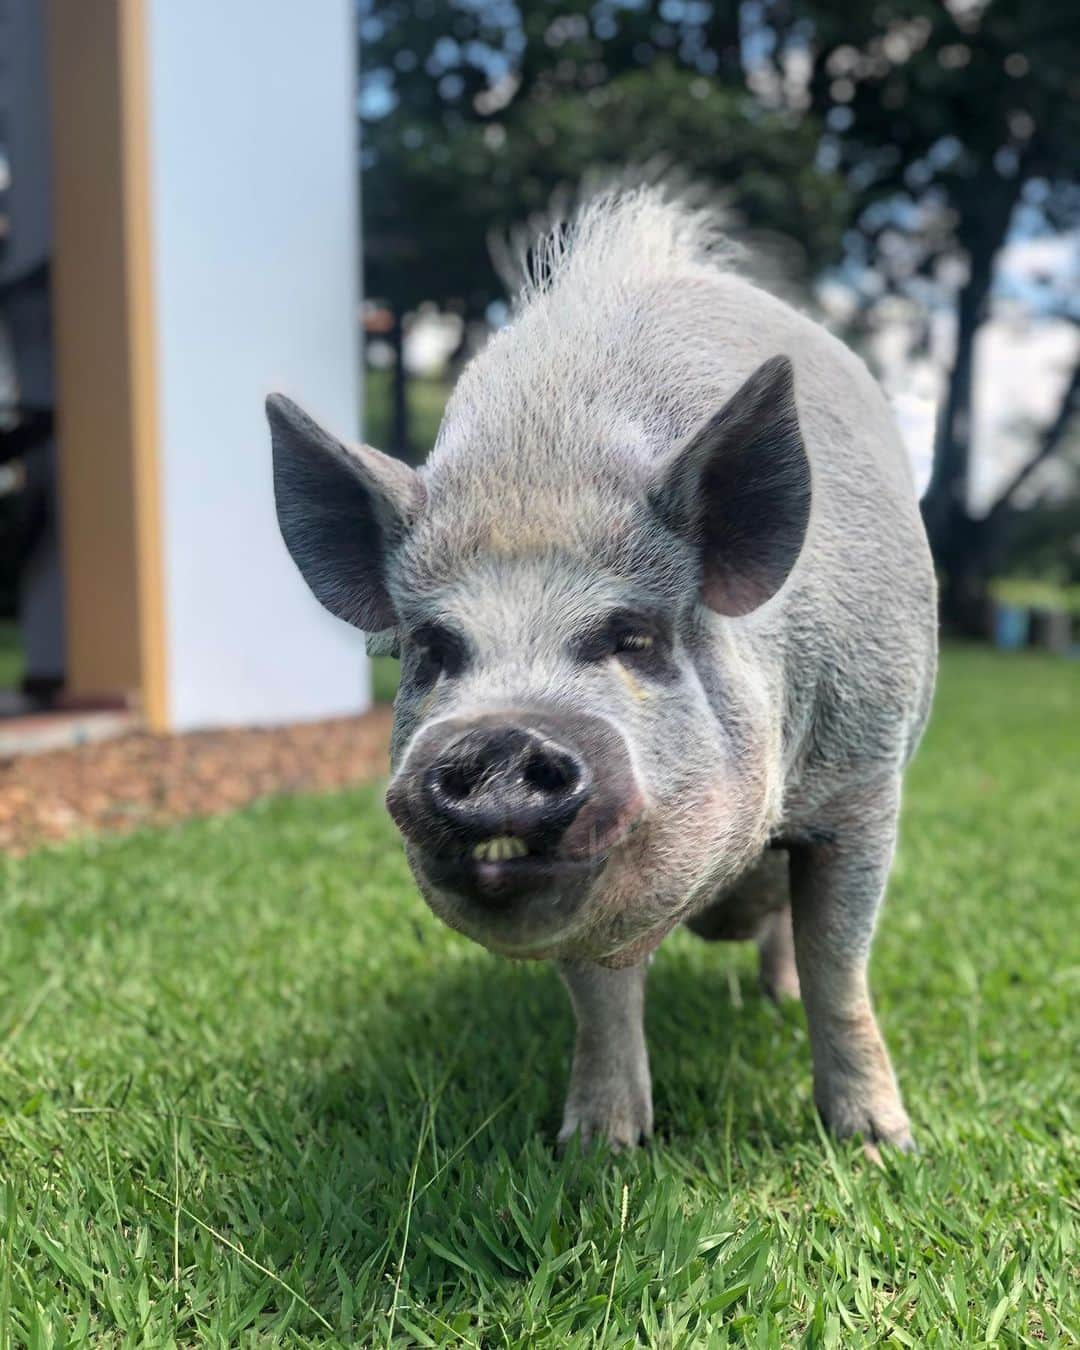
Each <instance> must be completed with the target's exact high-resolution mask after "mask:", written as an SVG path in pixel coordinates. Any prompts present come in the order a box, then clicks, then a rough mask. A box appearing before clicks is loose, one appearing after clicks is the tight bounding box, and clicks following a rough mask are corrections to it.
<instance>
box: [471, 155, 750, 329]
mask: <svg viewBox="0 0 1080 1350" xmlns="http://www.w3.org/2000/svg"><path fill="white" fill-rule="evenodd" d="M640 178H641V176H640V174H638V175H637V176H636V181H633V182H632V183H631V184H629V185H628V184H627V183H626V182H625V181H623V180H622V179H620V180H618V181H613V180H612V179H611V178H610V177H608V179H607V180H606V181H605V182H604V183H603V184H602V185H601V184H598V183H595V182H594V183H591V184H588V183H587V184H586V185H584V186H583V187H582V189H581V190H580V191H579V192H578V193H577V194H575V195H574V197H573V198H572V197H570V196H569V195H568V194H565V193H563V194H556V196H555V197H554V198H553V199H552V202H551V204H550V207H549V210H548V211H547V212H546V213H545V214H544V215H543V216H533V217H531V218H530V219H529V220H528V221H525V222H523V223H522V224H521V225H520V226H518V227H516V228H515V229H513V230H511V231H510V232H509V233H508V234H506V235H503V236H496V237H492V238H491V239H490V240H489V246H490V249H491V254H492V259H493V261H494V263H495V266H496V269H497V270H498V272H499V275H500V277H501V278H502V280H503V283H504V284H505V285H506V287H507V289H508V291H510V293H511V294H512V295H514V297H515V300H516V304H517V307H518V308H519V309H523V308H526V307H527V306H528V305H529V304H530V303H531V302H532V301H533V300H536V299H539V298H540V297H541V296H544V295H547V294H549V293H550V292H551V291H553V290H555V289H557V288H559V289H561V288H563V287H565V288H566V290H567V291H569V292H570V293H571V294H573V293H577V294H581V293H583V292H588V291H590V290H594V289H595V288H596V287H597V286H598V285H599V286H603V287H605V288H607V287H610V286H611V285H612V283H613V282H614V283H616V284H617V283H618V281H619V280H621V279H625V280H628V281H629V280H632V281H634V282H635V283H638V284H640V283H641V282H642V281H647V280H648V278H649V276H650V274H651V275H654V276H658V277H662V276H670V275H671V273H672V272H685V271H686V269H687V268H697V267H702V268H706V269H709V270H710V271H714V270H716V269H717V268H720V269H724V270H726V269H727V268H728V267H730V266H731V265H732V264H733V263H734V262H736V261H738V259H739V258H740V257H741V256H742V250H741V249H740V248H739V246H738V245H737V244H735V243H733V242H732V240H731V239H730V238H729V237H728V235H727V234H726V233H725V232H724V217H725V211H724V208H723V206H722V205H721V204H720V203H719V202H718V201H717V200H716V199H715V197H712V196H711V195H710V194H709V193H708V192H707V190H705V189H704V188H702V187H701V186H700V185H698V184H692V183H688V182H686V181H684V180H683V179H681V178H677V177H676V176H675V175H673V174H671V173H668V174H666V175H665V176H664V177H663V178H662V179H661V180H660V181H648V182H642V181H640Z"/></svg>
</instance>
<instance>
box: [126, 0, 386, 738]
mask: <svg viewBox="0 0 1080 1350" xmlns="http://www.w3.org/2000/svg"><path fill="white" fill-rule="evenodd" d="M147 13H148V43H149V51H148V54H147V60H148V67H147V75H148V81H147V83H148V98H149V105H150V126H149V131H150V136H149V157H150V228H151V242H152V254H153V292H154V296H153V308H154V315H155V321H154V325H153V326H154V334H155V343H156V377H157V378H156V384H157V407H158V432H159V439H158V472H159V475H160V504H161V528H162V536H163V538H162V564H163V567H162V570H163V576H164V597H163V599H164V620H165V632H166V666H167V677H166V686H167V698H168V704H169V721H170V724H171V725H172V726H173V727H174V728H176V729H185V728H190V727H197V726H210V725H220V724H226V723H273V722H283V721H291V720H298V719H304V718H317V717H329V716H334V715H338V714H342V713H347V712H355V711H358V710H360V709H361V708H363V707H365V706H367V703H368V701H369V678H368V667H367V662H366V659H365V657H364V654H363V640H362V638H361V636H360V635H359V634H358V633H356V632H355V631H354V630H352V629H350V628H348V627H346V626H345V625H344V624H342V623H340V622H339V621H338V620H336V619H334V618H332V617H331V616H330V615H328V614H327V613H325V612H324V611H323V610H322V609H321V608H320V606H319V605H318V604H317V602H316V601H315V600H314V599H313V598H312V596H311V595H310V593H309V592H308V590H307V588H306V586H305V585H304V583H303V581H302V580H301V579H300V576H299V574H298V573H297V571H296V569H295V567H294V566H293V563H292V561H291V560H290V558H289V556H288V554H287V553H286V551H285V547H284V545H283V543H282V542H281V538H280V535H279V533H278V528H277V523H276V519H275V515H274V503H273V492H272V483H271V472H270V441H269V435H268V433H267V428H266V422H265V418H264V415H263V400H264V398H265V396H266V394H267V393H268V392H270V391H271V390H282V391H284V392H286V393H288V394H289V395H290V396H291V397H293V398H295V399H296V400H297V401H298V402H299V403H301V404H303V405H304V406H305V407H307V408H309V409H310V410H311V412H312V413H313V414H314V415H315V416H316V417H317V418H318V419H319V420H320V421H321V422H323V423H324V424H325V425H326V426H328V427H330V428H333V430H334V431H335V432H337V433H338V434H339V435H341V436H343V437H345V438H355V437H356V436H357V434H358V430H359V413H360V375H359V344H358V331H357V325H358V300H359V287H358V279H357V274H358V267H357V260H358V253H359V226H358V210H357V190H358V189H357V145H356V138H357V134H358V133H357V118H356V99H355V74H354V72H355V62H356V48H355V34H354V28H353V5H352V0H319V3H318V4H297V3H296V0H228V3H227V4H222V3H221V0H184V3H183V4H178V3H176V0H148V10H147Z"/></svg>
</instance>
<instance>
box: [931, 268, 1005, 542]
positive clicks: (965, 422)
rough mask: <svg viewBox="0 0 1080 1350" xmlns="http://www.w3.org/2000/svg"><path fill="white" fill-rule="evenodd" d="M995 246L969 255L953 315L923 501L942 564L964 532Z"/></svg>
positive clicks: (932, 540) (932, 538) (933, 540)
mask: <svg viewBox="0 0 1080 1350" xmlns="http://www.w3.org/2000/svg"><path fill="white" fill-rule="evenodd" d="M995 252H996V249H994V248H984V249H983V250H982V251H980V252H979V253H977V254H976V253H972V255H971V274H970V276H969V277H968V280H967V283H966V285H965V286H964V289H963V290H962V291H961V292H960V298H959V301H958V303H957V311H956V350H955V353H954V356H953V364H952V369H951V371H950V372H949V387H948V392H947V394H946V398H945V406H944V407H943V409H942V411H941V415H940V417H939V419H938V425H937V437H936V445H935V447H934V471H933V475H932V477H931V479H930V486H929V488H928V489H927V491H926V496H925V497H924V498H923V518H924V519H925V521H926V529H927V533H928V534H929V536H930V547H931V548H932V549H933V552H934V557H935V559H937V560H938V562H939V563H941V564H942V565H944V566H946V567H947V566H948V563H949V561H950V559H951V557H952V556H953V555H955V551H956V546H957V544H958V543H959V542H960V540H959V539H958V538H957V536H958V535H962V534H964V533H965V531H964V530H963V529H962V522H963V521H965V520H966V519H967V494H968V482H969V479H970V472H971V423H972V412H973V397H972V395H973V392H974V373H975V337H976V334H977V333H978V331H979V324H980V323H981V322H982V319H983V306H984V305H985V303H986V297H987V294H988V293H989V290H990V282H991V279H992V277H993V264H994V253H995Z"/></svg>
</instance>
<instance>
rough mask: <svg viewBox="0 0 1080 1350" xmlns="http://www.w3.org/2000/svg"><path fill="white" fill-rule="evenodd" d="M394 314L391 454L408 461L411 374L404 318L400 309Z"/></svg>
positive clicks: (391, 336)
mask: <svg viewBox="0 0 1080 1350" xmlns="http://www.w3.org/2000/svg"><path fill="white" fill-rule="evenodd" d="M393 314H394V322H393V326H392V327H391V329H390V346H391V348H392V349H393V353H394V369H393V384H392V386H391V407H390V453H391V454H392V455H396V456H397V457H398V459H404V460H408V459H409V458H410V454H411V443H410V438H409V373H408V371H407V370H406V369H405V327H404V316H403V315H402V313H401V311H400V310H399V309H395V310H394V311H393Z"/></svg>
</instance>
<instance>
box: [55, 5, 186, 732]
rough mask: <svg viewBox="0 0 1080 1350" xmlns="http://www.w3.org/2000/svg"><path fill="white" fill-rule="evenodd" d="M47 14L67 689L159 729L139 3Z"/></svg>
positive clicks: (158, 561) (161, 682)
mask: <svg viewBox="0 0 1080 1350" xmlns="http://www.w3.org/2000/svg"><path fill="white" fill-rule="evenodd" d="M48 19H49V24H48V57H49V84H50V101H51V109H52V138H53V147H52V170H53V217H54V219H53V228H54V250H53V254H54V263H53V307H54V327H55V346H56V365H57V392H58V399H57V413H58V425H59V436H58V444H59V465H60V513H61V535H62V546H63V562H64V584H65V599H66V604H67V618H66V628H67V639H68V644H67V645H68V659H67V675H68V687H69V690H70V692H71V693H72V694H73V695H74V696H76V697H100V696H103V695H104V696H115V695H123V696H126V697H128V698H131V699H133V700H134V701H136V702H138V703H139V704H140V705H141V707H142V709H143V711H144V713H145V715H146V717H147V720H148V722H149V723H150V725H151V726H153V727H155V728H162V727H164V726H165V724H166V721H167V716H168V705H167V691H166V684H165V618H164V597H163V584H162V557H161V530H160V507H159V500H158V498H159V485H158V464H157V394H156V388H155V377H154V371H155V359H154V307H153V291H152V274H153V267H152V254H151V232H150V219H149V206H150V187H149V163H150V154H149V144H148V137H149V129H148V88H147V86H148V79H147V69H146V67H147V41H146V13H145V0H50V3H49V10H48Z"/></svg>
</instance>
